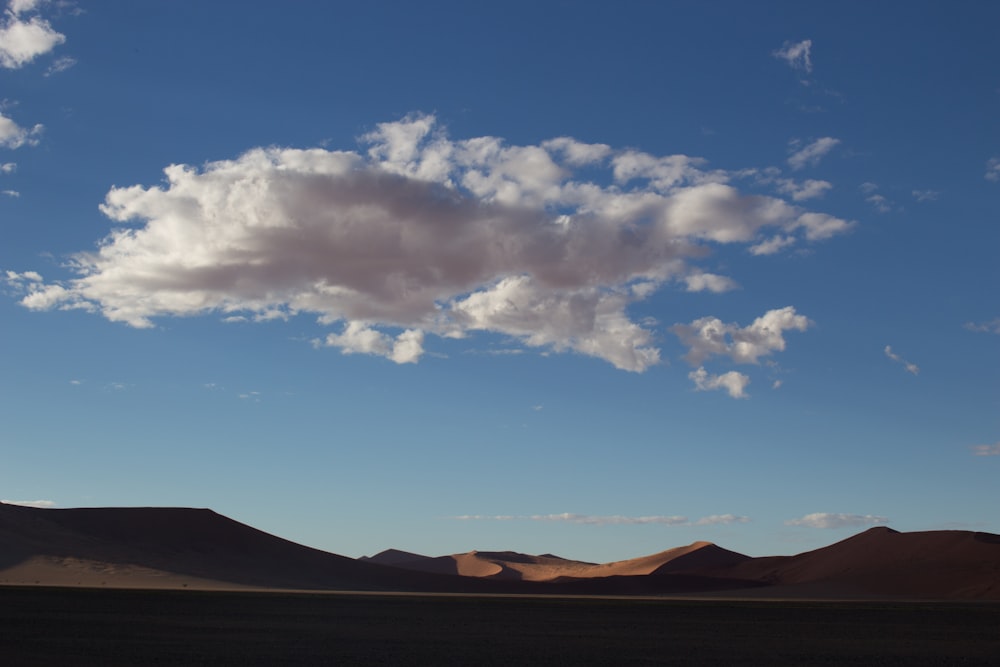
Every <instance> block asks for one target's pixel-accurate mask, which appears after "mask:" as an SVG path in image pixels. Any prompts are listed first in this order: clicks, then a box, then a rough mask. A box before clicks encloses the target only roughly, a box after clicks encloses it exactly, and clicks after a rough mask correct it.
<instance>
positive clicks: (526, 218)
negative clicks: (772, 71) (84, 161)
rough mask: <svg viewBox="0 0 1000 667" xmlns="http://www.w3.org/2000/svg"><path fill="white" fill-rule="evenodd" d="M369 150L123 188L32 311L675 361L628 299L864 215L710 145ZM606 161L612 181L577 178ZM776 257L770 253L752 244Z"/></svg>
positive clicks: (264, 156) (709, 281)
mask: <svg viewBox="0 0 1000 667" xmlns="http://www.w3.org/2000/svg"><path fill="white" fill-rule="evenodd" d="M362 141H363V142H364V143H365V149H366V150H364V151H363V152H354V151H331V150H326V149H319V148H316V149H307V150H299V149H286V148H268V149H262V148H257V149H253V150H250V151H249V152H247V153H245V154H243V155H241V156H240V157H238V158H236V159H233V160H223V161H219V162H212V163H209V164H207V165H205V166H204V167H203V168H201V169H197V168H194V167H190V166H185V165H171V166H169V167H167V168H166V169H165V170H164V172H165V174H166V183H165V184H164V185H161V186H153V187H144V186H141V185H134V186H131V187H115V188H112V189H111V191H110V192H109V193H108V194H107V197H106V199H105V202H104V204H103V205H102V206H101V210H102V211H103V212H104V213H105V214H106V215H107V216H108V217H109V218H111V219H112V220H114V221H116V222H122V223H125V222H134V223H135V224H130V225H127V226H124V225H123V226H120V227H117V228H116V229H114V230H113V231H112V232H111V234H110V235H109V236H108V237H107V238H105V239H104V240H103V241H102V242H101V243H100V244H99V247H98V248H97V250H96V251H94V252H88V253H80V254H78V255H76V256H75V257H74V258H73V267H74V269H75V271H76V273H77V276H76V277H75V278H73V279H71V280H66V281H56V282H50V283H48V284H31V285H27V286H26V292H27V294H26V295H25V296H24V297H23V299H22V301H21V302H22V304H24V305H25V306H27V307H29V308H32V309H38V310H43V309H50V308H84V309H88V310H93V311H95V312H100V313H101V314H102V315H103V316H104V317H106V318H108V319H110V320H113V321H120V322H126V323H128V324H130V325H132V326H135V327H150V326H152V325H153V323H152V318H156V317H162V316H190V315H198V314H205V313H209V312H216V313H219V314H221V315H222V316H223V317H225V318H227V319H231V318H239V317H248V316H249V317H250V319H261V318H264V319H268V318H271V319H273V318H275V317H291V316H294V315H296V314H299V313H312V314H315V315H317V316H318V319H319V321H320V322H321V323H322V324H324V325H338V326H339V327H340V333H333V334H330V335H329V336H326V338H325V339H323V341H322V342H321V343H320V344H325V345H330V346H334V347H339V348H341V349H342V350H344V351H345V352H348V353H365V354H375V355H381V356H385V357H388V358H390V359H393V360H395V361H397V362H399V363H406V362H411V361H416V360H417V359H418V358H419V357H420V355H421V353H422V352H423V346H424V340H425V338H424V337H425V334H433V335H437V336H441V337H446V338H447V337H451V338H459V337H463V336H466V335H468V334H469V333H471V332H474V331H490V332H496V333H501V334H505V335H507V336H510V337H512V338H513V339H515V340H516V341H518V342H519V343H520V344H522V345H526V346H529V347H538V348H545V349H550V350H555V351H573V352H577V353H580V354H585V355H589V356H593V357H596V358H599V359H603V360H605V361H608V362H610V363H612V364H614V365H615V366H616V367H618V368H621V369H625V370H630V371H643V370H645V369H646V368H648V367H649V366H651V365H654V364H656V363H658V362H659V361H660V350H659V349H658V348H657V347H656V346H655V344H654V341H655V337H654V335H653V332H652V331H651V330H650V329H649V328H648V326H649V325H647V324H644V323H637V322H634V321H632V320H631V319H630V317H629V314H628V309H629V307H630V306H631V305H632V304H633V303H635V302H637V301H640V300H642V299H643V298H646V297H648V296H649V295H650V294H652V293H654V292H655V291H656V290H658V289H659V288H660V287H662V286H663V285H665V284H669V283H672V282H684V283H685V284H686V285H687V286H688V289H689V290H707V291H720V290H724V289H731V288H733V287H735V282H734V281H732V280H731V279H729V278H725V277H723V276H716V275H714V274H708V273H705V272H704V271H703V270H702V269H701V268H699V267H698V266H697V263H698V262H699V261H700V260H701V258H703V257H704V256H705V255H706V249H707V248H710V247H711V246H713V245H718V244H746V245H748V246H751V245H754V244H756V245H757V246H759V245H760V244H762V243H771V245H772V246H773V245H774V244H773V242H767V241H765V240H764V239H766V238H768V237H771V236H774V235H778V236H779V237H780V239H781V242H780V246H781V247H782V248H784V247H789V246H792V245H797V244H802V243H808V242H815V241H821V240H823V239H826V238H828V237H830V236H832V235H835V234H840V233H843V232H845V231H846V230H848V229H849V228H850V227H851V225H852V224H853V223H851V222H849V221H845V220H841V219H839V218H834V217H833V216H828V215H825V214H822V213H816V212H810V211H804V210H803V209H801V208H800V207H798V206H796V205H794V204H791V203H789V202H787V201H785V200H782V199H779V198H775V197H766V196H760V195H749V194H743V193H741V192H739V191H738V190H737V189H736V188H734V187H732V186H731V185H729V184H727V183H726V182H724V181H726V180H727V179H728V175H727V174H726V173H723V172H719V171H706V170H704V169H703V166H704V160H701V159H699V158H691V157H688V156H683V155H671V156H665V157H657V156H652V155H649V154H646V153H641V152H638V151H635V150H632V149H628V150H621V151H619V150H614V149H611V148H609V147H607V146H604V145H603V144H583V143H580V142H576V141H574V140H572V139H568V138H565V137H563V138H559V139H554V140H551V141H548V142H543V143H542V144H540V145H537V146H508V145H506V144H505V143H504V142H503V141H502V140H500V139H497V138H495V137H478V138H473V139H468V140H463V141H457V140H452V139H450V138H448V136H447V135H446V133H445V131H444V130H443V129H441V128H440V127H439V126H438V125H437V123H436V119H435V118H434V117H433V116H427V115H411V116H409V117H407V118H404V119H403V120H400V121H398V122H393V123H382V124H380V125H378V126H377V127H376V129H375V130H374V131H372V132H370V133H368V134H367V135H365V136H364V137H363V138H362ZM580 165H585V166H586V169H587V172H588V174H593V173H594V172H595V171H596V170H603V172H604V174H605V182H604V183H599V182H592V181H583V180H578V179H577V178H575V177H574V176H575V169H576V167H578V166H580ZM757 254H761V253H759V252H758V253H757Z"/></svg>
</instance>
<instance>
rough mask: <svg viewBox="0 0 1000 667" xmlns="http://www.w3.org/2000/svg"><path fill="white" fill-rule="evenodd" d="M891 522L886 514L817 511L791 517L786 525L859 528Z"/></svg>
mask: <svg viewBox="0 0 1000 667" xmlns="http://www.w3.org/2000/svg"><path fill="white" fill-rule="evenodd" d="M887 523H889V519H887V518H886V517H884V516H874V515H871V514H831V513H829V512H815V513H813V514H806V515H805V516H804V517H801V518H799V519H789V520H788V521H786V522H785V525H786V526H805V527H807V528H858V527H861V526H882V525H885V524H887Z"/></svg>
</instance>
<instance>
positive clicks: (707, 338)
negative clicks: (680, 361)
mask: <svg viewBox="0 0 1000 667" xmlns="http://www.w3.org/2000/svg"><path fill="white" fill-rule="evenodd" d="M810 326H812V322H811V321H810V320H809V318H807V317H806V316H805V315H799V314H798V313H797V312H795V308H794V307H793V306H785V307H784V308H776V309H774V310H769V311H767V312H766V313H764V314H763V315H761V316H760V317H758V318H757V319H755V320H754V321H753V322H752V323H751V324H749V325H747V326H745V327H740V326H739V325H738V324H734V323H729V324H727V323H724V322H723V321H722V320H720V319H719V318H717V317H702V318H699V319H697V320H695V321H694V322H691V324H675V325H674V326H673V327H671V328H670V330H671V331H672V332H673V333H674V334H676V335H677V337H678V338H680V339H681V342H682V343H683V344H684V345H685V346H687V348H688V353H687V355H685V357H684V358H685V359H686V360H687V361H688V363H690V364H691V365H692V366H697V365H700V364H701V363H702V362H704V361H705V360H706V359H708V358H710V357H713V356H725V357H729V358H730V359H732V361H734V362H735V363H738V364H757V363H760V358H761V357H765V356H768V355H770V354H772V353H773V352H779V351H781V350H784V349H785V336H784V334H785V332H786V331H805V330H806V329H808V328H809V327H810ZM706 377H707V375H706ZM692 379H693V378H692ZM730 382H733V381H730Z"/></svg>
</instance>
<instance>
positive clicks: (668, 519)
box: [453, 512, 750, 526]
mask: <svg viewBox="0 0 1000 667" xmlns="http://www.w3.org/2000/svg"><path fill="white" fill-rule="evenodd" d="M453 518H454V519H458V520H460V521H514V520H522V521H559V522H566V523H578V524H583V525H588V526H620V525H627V526H634V525H650V524H655V525H664V526H712V525H725V524H732V523H748V522H749V521H750V518H749V517H745V516H739V515H736V514H713V515H711V516H706V517H702V518H700V519H695V520H691V519H688V517H686V516H621V515H611V516H601V515H593V514H573V513H570V512H564V513H562V514H532V515H530V516H515V515H510V514H496V515H484V514H464V515H462V516H456V517H453Z"/></svg>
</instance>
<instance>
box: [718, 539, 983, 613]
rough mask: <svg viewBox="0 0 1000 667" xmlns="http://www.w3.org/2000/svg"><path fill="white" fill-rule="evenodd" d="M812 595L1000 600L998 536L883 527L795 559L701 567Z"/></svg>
mask: <svg viewBox="0 0 1000 667" xmlns="http://www.w3.org/2000/svg"><path fill="white" fill-rule="evenodd" d="M700 571H701V572H703V573H711V574H717V575H724V576H733V577H738V578H741V579H755V580H759V581H763V582H767V583H769V584H773V585H782V586H787V585H804V584H809V585H811V588H812V589H814V590H819V585H822V586H823V588H824V589H825V590H840V591H848V592H849V591H858V592H864V593H869V594H878V595H898V596H905V597H923V598H950V599H977V598H978V599H993V600H997V599H1000V535H994V534H992V533H976V532H971V531H963V530H940V531H928V532H913V533H900V532H897V531H895V530H892V529H891V528H885V527H878V528H871V529H869V530H866V531H865V532H863V533H860V534H858V535H855V536H853V537H849V538H847V539H846V540H843V541H841V542H837V543H836V544H832V545H830V546H828V547H823V548H821V549H816V550H815V551H808V552H805V553H802V554H798V555H796V556H772V557H767V558H754V559H751V560H748V561H745V562H743V563H740V564H738V565H735V566H730V567H727V568H714V569H713V568H706V569H704V570H700Z"/></svg>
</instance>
